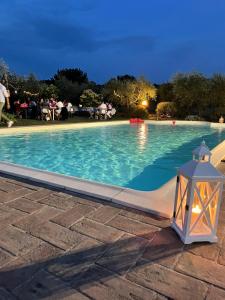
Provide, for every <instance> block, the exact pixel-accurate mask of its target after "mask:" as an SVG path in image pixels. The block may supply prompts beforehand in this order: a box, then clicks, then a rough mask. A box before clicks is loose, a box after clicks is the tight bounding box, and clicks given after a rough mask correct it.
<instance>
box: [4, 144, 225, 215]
mask: <svg viewBox="0 0 225 300" xmlns="http://www.w3.org/2000/svg"><path fill="white" fill-rule="evenodd" d="M224 156H225V141H223V142H222V143H220V144H218V145H217V146H216V147H215V148H213V150H212V164H213V165H214V166H217V165H218V164H219V163H220V161H221V159H222V158H223V157H224ZM0 173H1V174H3V175H4V174H6V175H10V176H13V177H16V178H22V179H25V180H29V181H31V182H36V183H42V184H45V185H48V186H51V187H55V188H60V189H62V190H64V191H68V192H74V193H78V194H83V195H87V196H92V197H94V198H99V199H102V200H106V201H110V202H113V203H117V204H121V205H124V206H127V207H131V208H135V209H139V210H142V211H146V212H150V213H153V214H155V215H158V216H162V217H168V218H170V217H171V216H172V212H173V204H174V196H175V185H176V177H173V178H172V179H171V180H169V181H168V182H167V183H165V184H164V185H162V186H161V187H160V188H159V189H157V190H154V191H147V192H146V191H138V190H133V189H128V188H122V187H116V186H112V185H107V184H102V183H97V182H92V181H89V180H84V179H80V178H74V177H71V176H65V175H60V174H55V173H52V172H48V171H42V170H36V169H32V168H27V167H22V166H19V165H16V164H13V163H5V162H0Z"/></svg>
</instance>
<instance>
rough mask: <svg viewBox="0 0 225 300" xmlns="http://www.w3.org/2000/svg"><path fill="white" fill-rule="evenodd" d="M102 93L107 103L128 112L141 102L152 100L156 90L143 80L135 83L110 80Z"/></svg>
mask: <svg viewBox="0 0 225 300" xmlns="http://www.w3.org/2000/svg"><path fill="white" fill-rule="evenodd" d="M102 93H103V96H104V98H105V99H106V100H107V101H108V102H112V103H113V104H114V105H115V106H117V107H121V108H123V109H126V110H128V111H129V110H131V109H134V108H135V107H136V106H137V105H140V104H141V103H142V101H145V100H146V101H150V99H152V98H154V97H155V96H156V89H155V87H154V86H153V85H152V84H151V83H150V82H148V81H146V80H145V79H144V78H140V79H137V80H135V81H130V80H118V79H111V80H110V81H109V82H107V83H106V84H105V86H104V88H103V90H102Z"/></svg>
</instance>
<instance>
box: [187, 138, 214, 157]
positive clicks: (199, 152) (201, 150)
mask: <svg viewBox="0 0 225 300" xmlns="http://www.w3.org/2000/svg"><path fill="white" fill-rule="evenodd" d="M192 154H193V155H196V156H198V157H204V156H207V155H208V156H211V155H212V153H211V152H210V150H209V148H208V147H207V145H206V144H205V141H202V143H201V145H200V146H198V147H197V148H196V149H194V150H193V151H192Z"/></svg>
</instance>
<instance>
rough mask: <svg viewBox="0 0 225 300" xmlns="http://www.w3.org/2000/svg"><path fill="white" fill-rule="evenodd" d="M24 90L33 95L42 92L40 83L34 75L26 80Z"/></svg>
mask: <svg viewBox="0 0 225 300" xmlns="http://www.w3.org/2000/svg"><path fill="white" fill-rule="evenodd" d="M24 89H25V90H24V92H29V93H33V94H35V93H39V92H40V82H39V80H38V79H37V78H36V76H35V75H34V74H30V75H28V77H27V78H26V79H25V84H24Z"/></svg>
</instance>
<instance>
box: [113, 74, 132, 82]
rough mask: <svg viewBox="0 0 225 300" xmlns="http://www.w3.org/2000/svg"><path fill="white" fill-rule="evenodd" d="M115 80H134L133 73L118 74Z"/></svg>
mask: <svg viewBox="0 0 225 300" xmlns="http://www.w3.org/2000/svg"><path fill="white" fill-rule="evenodd" d="M116 79H117V80H120V81H136V78H135V77H134V76H133V75H128V74H126V75H118V76H117V77H116Z"/></svg>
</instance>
